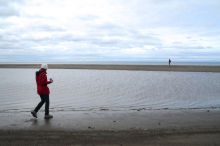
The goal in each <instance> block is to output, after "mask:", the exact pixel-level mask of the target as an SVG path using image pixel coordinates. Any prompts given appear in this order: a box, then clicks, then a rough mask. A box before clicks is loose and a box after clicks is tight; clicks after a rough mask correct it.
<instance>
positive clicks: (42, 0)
mask: <svg viewBox="0 0 220 146" xmlns="http://www.w3.org/2000/svg"><path fill="white" fill-rule="evenodd" d="M169 58H170V59H171V60H172V61H173V62H174V61H176V62H196V61H201V62H207V61H213V62H219V61H220V0H0V62H35V61H36V62H49V61H52V62H60V61H66V62H71V61H147V62H151V61H153V62H165V61H167V60H168V59H169Z"/></svg>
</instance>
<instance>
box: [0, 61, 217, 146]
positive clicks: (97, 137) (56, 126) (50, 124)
mask: <svg viewBox="0 0 220 146" xmlns="http://www.w3.org/2000/svg"><path fill="white" fill-rule="evenodd" d="M39 66H40V65H39V64H32V65H31V64H14V65H12V64H11V65H0V68H2V71H3V72H6V71H7V72H6V73H7V74H9V75H13V74H15V73H17V74H18V75H19V77H20V78H22V80H18V79H17V78H16V76H17V74H16V76H15V77H14V78H12V77H11V78H8V77H7V75H6V76H5V77H4V78H8V79H7V80H5V81H4V82H5V84H2V86H1V89H2V90H3V89H4V92H6V94H4V93H2V94H1V95H2V96H6V95H7V96H8V95H10V96H14V94H10V92H12V91H13V90H7V91H6V89H8V88H9V87H14V88H15V89H16V90H15V91H13V92H15V93H16V95H17V96H22V95H23V93H25V94H27V93H30V99H31V100H33V101H32V102H33V103H35V104H37V102H36V101H38V100H37V99H38V98H37V96H36V101H35V97H34V98H31V96H34V94H36V93H35V91H34V89H35V88H36V87H35V85H34V86H33V87H32V83H30V82H32V79H31V80H24V81H23V78H24V77H28V79H29V78H30V77H32V74H31V73H32V72H33V73H34V71H35V69H39ZM4 68H8V69H6V70H5V69H4ZM9 68H11V69H12V70H11V69H9ZM13 69H16V70H13ZM21 69H22V70H21ZM24 69H31V70H26V71H25V72H24ZM50 69H53V71H51V70H50ZM55 69H64V71H65V69H66V72H63V71H61V70H60V71H57V70H55ZM67 69H68V70H67ZM71 69H76V70H74V72H73V71H71ZM77 69H78V70H77ZM91 70H92V71H91ZM105 70H107V72H106V71H105ZM108 70H109V71H108ZM110 70H119V71H116V72H115V71H110ZM123 70H124V71H123ZM15 71H16V72H15ZM48 71H51V72H49V74H53V73H54V74H56V75H58V76H59V78H61V77H62V74H63V73H65V74H66V75H67V76H66V78H65V79H67V80H68V79H70V81H71V80H73V81H72V82H71V84H67V85H68V86H67V87H65V86H64V87H63V88H62V86H63V85H64V84H66V83H65V82H61V81H62V80H63V77H62V80H59V79H56V81H57V82H60V85H61V86H60V87H59V88H60V89H62V90H63V89H66V90H67V91H69V92H70V91H72V90H73V89H72V88H74V91H75V92H77V91H80V92H79V94H74V96H76V97H77V96H79V95H82V94H83V97H84V98H86V97H85V96H87V95H88V98H91V100H86V101H82V102H80V103H79V105H83V104H85V103H88V104H87V105H86V106H85V107H86V108H85V109H82V108H81V106H78V108H79V109H72V108H69V106H70V105H69V104H68V103H71V102H72V100H71V101H70V100H67V102H66V103H65V104H64V102H62V104H63V106H64V105H66V107H65V108H64V110H63V109H62V108H59V105H60V103H59V102H58V103H57V107H56V106H55V105H56V104H55V103H54V102H55V101H54V100H55V99H56V98H55V95H53V93H54V92H56V93H58V94H59V95H62V94H63V92H58V91H59V89H58V88H55V87H54V86H53V84H52V85H51V86H50V89H51V90H52V93H51V94H52V95H51V96H52V97H51V107H53V106H55V107H54V109H50V111H51V114H52V115H54V118H52V119H49V120H45V119H44V118H43V117H44V108H43V107H42V110H41V111H40V112H39V113H38V118H37V119H36V118H33V117H32V115H31V113H30V111H29V108H28V109H25V108H22V106H21V107H19V106H18V105H19V104H20V103H19V102H18V103H14V107H17V109H16V108H14V107H13V109H10V106H5V107H4V108H8V110H0V143H1V145H30V143H31V144H33V145H51V146H52V145H112V146H113V145H114V146H116V145H117V146H122V145H134V146H141V145H142V146H145V145H152V146H157V145H165V146H166V145H167V146H168V145H180V146H181V145H199V146H203V145H204V146H207V145H220V140H219V139H220V124H219V123H220V108H219V106H212V105H213V104H214V103H212V102H210V103H209V100H215V101H217V99H216V97H217V96H218V95H219V90H218V87H219V83H218V81H214V80H216V78H218V77H219V76H218V73H219V72H220V67H219V66H172V65H171V66H160V65H155V66H152V65H59V64H56V65H55V64H51V65H49V70H48ZM131 71H132V72H131ZM152 71H153V72H152ZM154 71H155V72H154ZM157 71H161V72H160V73H158V72H157ZM14 72H15V73H14ZM182 72H184V73H182ZM188 72H196V73H189V74H188ZM197 72H198V73H197ZM202 72H203V73H202ZM21 73H22V74H23V76H24V77H23V76H21ZM25 73H26V74H25ZM185 73H186V74H185ZM30 74H31V76H30V77H29V75H30ZM106 74H107V76H105V75H106ZM33 75H34V74H33ZM80 75H81V76H80ZM87 75H88V76H87ZM168 75H170V76H171V77H169V78H168ZM70 76H76V77H77V78H80V80H74V78H73V79H72V78H70ZM108 77H110V78H111V79H110V80H107V79H108ZM123 77H124V78H123ZM129 77H130V78H129ZM145 77H146V78H145ZM4 78H2V79H1V80H3V79H4ZM151 78H156V79H157V80H155V79H153V80H150V79H151ZM172 78H174V79H173V80H172ZM99 79H102V80H100V81H99ZM132 79H133V80H132ZM165 79H166V80H165ZM186 79H189V80H188V81H184V80H186ZM201 79H202V80H201ZM16 80H18V81H17V82H16ZM142 80H146V81H147V82H148V83H150V85H149V86H148V84H147V83H145V82H143V81H142ZM14 81H15V82H14ZM21 81H23V82H24V83H23V82H22V84H21V85H22V86H21V85H20V84H19V83H21ZM70 81H69V82H70ZM8 82H10V83H12V82H13V84H12V85H10V84H8ZM33 82H34V78H33ZM88 82H89V83H88ZM90 82H91V83H90ZM99 82H100V83H99ZM104 82H105V84H104ZM155 82H159V83H160V84H161V85H157V84H155V85H154V83H155ZM28 83H30V85H29V84H28ZM80 83H81V84H82V87H81V85H80ZM95 83H96V84H95ZM123 83H124V84H128V85H127V86H125V87H122V85H123ZM131 83H134V85H133V86H131V85H129V84H131ZM167 83H169V84H170V83H173V84H174V85H173V86H171V85H170V88H164V87H163V85H166V84H167ZM23 84H27V86H24V85H23ZM94 84H95V85H94ZM109 84H113V85H111V86H109ZM185 84H187V86H186V87H185ZM7 85H8V86H7ZM15 85H16V86H15ZM54 85H55V84H54ZM92 85H93V86H94V88H93V87H92ZM211 85H212V86H211ZM71 86H74V87H71ZM152 86H153V87H154V88H153V87H152ZM197 86H198V87H197ZM210 86H211V87H212V88H214V89H211V88H210V89H209V87H210ZM28 87H29V88H30V89H29V91H22V93H20V88H22V89H27V88H28ZM151 87H152V89H151ZM175 87H176V89H175V90H173V91H172V89H174V88H175ZM179 87H181V90H177V89H178V88H179ZM32 88H33V89H32ZM107 88H110V89H108V90H107ZM136 88H137V89H140V90H139V91H140V92H136V93H133V92H134V91H135V90H136ZM96 89H97V90H96ZM98 89H99V90H98ZM119 89H123V90H122V91H121V90H119ZM146 89H149V91H148V90H147V93H148V94H152V97H151V98H155V97H158V99H157V100H155V101H151V100H144V99H145V98H144V97H145V96H143V95H144V93H145V92H146ZM167 90H168V91H169V92H167V94H166V95H161V94H162V93H163V94H165V93H166V91H167ZM83 91H85V92H88V93H86V94H85V93H83ZM92 91H94V92H92ZM125 91H126V92H128V93H127V94H126V95H125V96H126V97H129V95H132V96H131V97H130V98H127V99H126V98H124V96H122V97H121V95H122V94H123V92H125ZM142 91H144V92H143V93H142ZM150 91H151V92H152V93H150ZM183 91H184V92H183ZM208 91H209V92H208ZM90 92H91V93H90ZM111 92H116V94H109V93H111ZM203 92H204V93H203ZM32 93H33V95H32ZM101 93H102V94H101ZM156 93H157V94H156ZM206 93H207V94H206ZM20 94H21V95H20ZM178 94H181V95H179V96H178V98H176V95H178ZM27 95H29V94H27ZM66 95H68V94H66ZM107 95H110V96H109V97H108V98H106V99H103V102H101V103H102V104H104V103H106V100H107V103H108V102H110V103H112V104H113V105H115V106H113V107H114V108H112V109H111V107H112V104H110V105H108V104H106V107H107V108H106V107H104V108H92V107H91V108H88V107H89V105H90V104H89V103H93V101H92V99H94V100H97V99H96V98H95V97H103V96H107ZM113 95H115V97H120V98H117V102H116V103H115V101H113V100H109V99H111V98H113V97H112V96H113ZM172 95H173V96H174V98H173V99H172V98H171V96H172ZM185 95H186V96H185ZM196 95H199V96H198V97H196V98H194V96H196ZM201 95H205V96H204V97H203V98H202V99H200V96H201ZM68 96H73V95H72V94H71V95H68ZM135 96H138V97H142V96H143V99H141V98H138V99H139V100H140V101H141V102H144V103H145V102H146V103H147V102H152V103H153V105H154V106H158V107H157V108H151V106H149V108H134V107H131V108H129V107H130V105H129V106H128V107H127V106H125V105H124V106H123V107H124V108H121V109H118V108H117V106H116V105H117V103H120V104H119V105H118V106H119V107H120V106H121V105H123V103H125V102H126V104H128V103H129V102H131V104H135V103H136V104H137V107H141V106H143V104H142V103H141V102H137V101H134V99H133V97H135ZM181 96H182V99H180V97H181ZM206 96H210V97H206ZM61 97H62V96H61ZM165 97H168V98H167V99H166V100H165V99H164V98H165ZM185 97H190V98H189V99H190V100H189V101H188V102H189V103H188V102H186V103H185V104H186V105H190V103H191V101H196V102H195V103H193V104H192V108H179V107H178V106H177V107H175V105H176V104H177V103H173V104H171V105H170V107H171V108H165V107H163V105H164V104H163V103H166V104H165V105H166V106H168V105H169V103H172V100H175V101H178V100H179V102H180V103H182V104H183V103H184V101H185V100H186V99H185ZM211 97H212V98H211ZM10 98H11V97H10ZM28 98H29V96H28ZM57 98H58V99H59V98H60V96H58V97H57ZM79 99H81V97H80V98H79ZM79 99H77V100H76V101H78V100H79ZM98 99H100V98H98ZM122 99H123V100H122ZM11 100H13V99H12V98H11ZM120 100H121V101H120ZM19 101H20V102H22V103H23V101H22V98H21V99H20V100H19ZM100 101H101V100H100ZM100 101H99V102H100ZM104 101H105V102H104ZM119 101H120V102H119ZM156 101H161V102H162V103H160V102H159V103H157V102H156ZM165 101H166V102H165ZM197 101H198V103H197ZM202 101H204V102H205V103H207V104H206V105H209V104H210V106H208V107H206V106H204V107H203V106H201V105H203V104H200V103H201V102H202ZM2 102H9V103H10V100H7V101H6V100H4V101H2ZM26 102H28V101H26ZM99 102H98V103H99ZM180 103H178V104H177V105H181V104H180ZM208 103H209V104H208ZM73 104H75V103H74V102H73ZM94 104H97V103H96V102H94ZM150 104H151V103H150ZM146 105H147V104H146ZM146 105H145V106H146ZM216 105H218V103H216ZM2 106H4V104H3V105H2ZM147 106H148V105H147ZM182 106H183V105H182ZM194 106H195V107H194ZM198 106H201V107H198ZM18 107H19V108H18ZM24 107H26V108H27V106H24ZM75 107H76V104H75ZM97 107H100V105H99V104H97ZM172 107H175V108H172ZM180 107H181V106H180ZM56 108H57V110H55V109H56ZM18 109H21V110H18Z"/></svg>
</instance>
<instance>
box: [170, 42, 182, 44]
mask: <svg viewBox="0 0 220 146" xmlns="http://www.w3.org/2000/svg"><path fill="white" fill-rule="evenodd" d="M181 43H182V42H173V43H172V44H181Z"/></svg>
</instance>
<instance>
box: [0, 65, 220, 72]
mask: <svg viewBox="0 0 220 146" xmlns="http://www.w3.org/2000/svg"><path fill="white" fill-rule="evenodd" d="M48 66H49V69H96V70H134V71H137V70H139V71H179V72H220V66H195V65H170V66H169V65H97V64H90V65H88V64H48ZM0 68H36V69H39V68H40V64H0Z"/></svg>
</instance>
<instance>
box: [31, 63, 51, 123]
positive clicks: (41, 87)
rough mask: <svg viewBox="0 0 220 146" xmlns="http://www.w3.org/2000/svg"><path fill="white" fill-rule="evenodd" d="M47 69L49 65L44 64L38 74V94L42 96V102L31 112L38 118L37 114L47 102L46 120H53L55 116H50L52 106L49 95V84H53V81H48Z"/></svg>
mask: <svg viewBox="0 0 220 146" xmlns="http://www.w3.org/2000/svg"><path fill="white" fill-rule="evenodd" d="M47 69H48V65H47V64H42V65H41V69H40V70H39V71H37V72H36V83H37V93H38V94H39V95H40V98H41V102H40V103H39V104H38V105H37V107H36V108H35V109H34V110H33V111H31V114H32V115H33V116H34V117H35V118H37V112H38V110H39V109H40V108H41V107H42V105H43V104H44V103H45V102H46V104H45V116H44V118H45V119H48V118H52V117H53V115H49V105H50V100H49V94H50V90H49V88H48V87H47V85H48V84H50V83H53V80H52V79H51V80H50V81H47V75H46V74H47Z"/></svg>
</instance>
